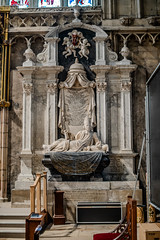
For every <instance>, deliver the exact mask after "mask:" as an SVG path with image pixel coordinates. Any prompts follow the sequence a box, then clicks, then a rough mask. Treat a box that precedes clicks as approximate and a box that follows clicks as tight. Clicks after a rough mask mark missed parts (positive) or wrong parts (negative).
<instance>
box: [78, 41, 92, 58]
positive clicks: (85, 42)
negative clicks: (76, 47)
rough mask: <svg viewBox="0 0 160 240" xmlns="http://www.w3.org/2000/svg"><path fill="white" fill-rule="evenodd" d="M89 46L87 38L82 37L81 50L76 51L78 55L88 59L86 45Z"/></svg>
mask: <svg viewBox="0 0 160 240" xmlns="http://www.w3.org/2000/svg"><path fill="white" fill-rule="evenodd" d="M89 46H91V45H90V43H89V42H88V40H87V39H86V38H84V39H82V42H81V43H80V48H81V50H80V51H79V52H78V53H79V55H80V56H81V58H82V57H85V58H87V60H88V56H87V55H89V50H88V48H87V47H89Z"/></svg>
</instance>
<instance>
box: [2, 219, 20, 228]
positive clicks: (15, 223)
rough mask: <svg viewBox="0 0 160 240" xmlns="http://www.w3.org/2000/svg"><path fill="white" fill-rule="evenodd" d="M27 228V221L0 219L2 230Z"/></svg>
mask: <svg viewBox="0 0 160 240" xmlns="http://www.w3.org/2000/svg"><path fill="white" fill-rule="evenodd" d="M10 227H11V228H25V219H0V229H1V228H10Z"/></svg>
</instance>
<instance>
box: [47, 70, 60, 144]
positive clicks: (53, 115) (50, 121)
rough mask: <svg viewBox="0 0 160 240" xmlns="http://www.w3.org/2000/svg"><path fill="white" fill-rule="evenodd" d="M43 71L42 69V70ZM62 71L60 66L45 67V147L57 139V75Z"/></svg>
mask: <svg viewBox="0 0 160 240" xmlns="http://www.w3.org/2000/svg"><path fill="white" fill-rule="evenodd" d="M42 70H43V68H42ZM62 70H63V67H62V66H57V67H45V68H44V71H46V73H47V82H46V87H47V110H46V136H45V145H50V144H51V143H52V142H54V141H55V140H56V139H57V134H58V127H57V117H58V108H57V106H58V96H57V95H58V89H57V83H58V74H59V73H60V72H61V71H62Z"/></svg>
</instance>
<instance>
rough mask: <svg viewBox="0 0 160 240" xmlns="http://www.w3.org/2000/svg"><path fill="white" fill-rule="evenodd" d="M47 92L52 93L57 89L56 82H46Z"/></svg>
mask: <svg viewBox="0 0 160 240" xmlns="http://www.w3.org/2000/svg"><path fill="white" fill-rule="evenodd" d="M46 88H47V92H48V93H50V94H54V93H55V91H56V90H57V83H54V82H47V84H46Z"/></svg>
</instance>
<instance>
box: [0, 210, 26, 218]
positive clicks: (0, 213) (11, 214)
mask: <svg viewBox="0 0 160 240" xmlns="http://www.w3.org/2000/svg"><path fill="white" fill-rule="evenodd" d="M29 214H30V209H29V208H0V219H25V218H26V217H27V216H28V215H29Z"/></svg>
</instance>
